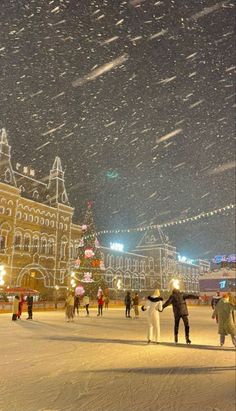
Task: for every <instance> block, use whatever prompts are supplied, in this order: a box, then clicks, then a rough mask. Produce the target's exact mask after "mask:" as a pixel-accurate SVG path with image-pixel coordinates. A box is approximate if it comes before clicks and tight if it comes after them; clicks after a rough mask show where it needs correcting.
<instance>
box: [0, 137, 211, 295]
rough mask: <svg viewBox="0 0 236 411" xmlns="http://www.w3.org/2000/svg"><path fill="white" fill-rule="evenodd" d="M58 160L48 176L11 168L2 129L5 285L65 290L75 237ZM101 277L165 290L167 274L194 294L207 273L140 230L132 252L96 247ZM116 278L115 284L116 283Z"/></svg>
mask: <svg viewBox="0 0 236 411" xmlns="http://www.w3.org/2000/svg"><path fill="white" fill-rule="evenodd" d="M73 213H74V209H73V208H72V207H71V206H70V204H69V200H68V196H67V192H66V187H65V180H64V171H63V169H62V165H61V160H60V158H59V157H56V158H55V160H54V163H53V164H52V168H51V170H50V173H49V176H47V177H45V178H42V179H40V180H39V179H37V176H36V173H35V171H34V170H33V169H31V168H30V167H27V166H23V167H22V166H21V165H20V164H16V167H15V169H13V167H12V159H11V147H10V146H9V143H8V137H7V133H6V130H5V129H2V131H1V134H0V262H1V263H2V264H3V265H4V267H5V269H6V277H5V283H6V284H7V285H9V286H25V287H29V288H33V289H38V290H40V291H42V290H46V289H47V290H50V289H52V290H53V289H55V288H58V287H60V288H66V287H67V286H68V284H69V281H70V273H71V271H72V269H73V262H74V261H75V259H76V257H77V254H78V252H77V249H78V246H79V241H80V238H81V234H82V231H81V226H80V225H77V224H74V223H73V221H72V219H73ZM101 251H102V255H103V260H104V265H105V271H104V277H105V279H106V281H107V283H108V285H109V287H110V288H111V289H115V288H116V287H117V284H119V287H122V289H133V290H147V289H151V288H154V287H157V286H158V287H159V288H161V289H162V290H165V289H167V288H168V284H169V281H170V279H171V278H173V276H175V277H176V276H177V277H179V278H181V279H182V282H183V284H184V286H185V289H186V290H189V291H198V287H199V286H198V279H199V276H200V274H201V273H202V272H204V271H207V270H208V268H209V267H208V266H209V264H208V263H207V262H204V261H198V262H194V263H192V264H189V263H188V262H179V261H178V258H177V252H176V248H175V247H173V246H170V245H169V244H168V243H167V242H166V238H165V236H163V235H161V233H160V232H158V233H157V232H152V233H151V232H149V231H148V232H146V234H145V235H144V237H143V238H142V240H141V241H140V243H139V244H138V245H137V247H136V249H135V250H134V251H133V252H131V253H129V252H119V251H114V250H110V249H109V248H106V247H102V248H101ZM118 280H120V281H119V282H118Z"/></svg>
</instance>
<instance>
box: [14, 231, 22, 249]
mask: <svg viewBox="0 0 236 411" xmlns="http://www.w3.org/2000/svg"><path fill="white" fill-rule="evenodd" d="M14 248H15V250H20V248H21V234H16V235H15V238H14Z"/></svg>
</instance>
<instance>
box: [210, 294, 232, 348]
mask: <svg viewBox="0 0 236 411" xmlns="http://www.w3.org/2000/svg"><path fill="white" fill-rule="evenodd" d="M233 310H236V305H232V304H230V302H229V295H228V294H224V295H223V297H222V298H221V299H220V301H219V302H218V304H217V305H216V307H215V309H214V312H213V314H212V318H213V319H214V318H216V319H217V322H218V334H220V346H221V347H222V346H223V345H224V343H225V336H226V335H228V334H229V335H230V336H231V339H232V343H233V345H234V346H235V347H236V332H235V325H234V323H233V317H232V311H233Z"/></svg>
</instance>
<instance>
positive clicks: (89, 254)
mask: <svg viewBox="0 0 236 411" xmlns="http://www.w3.org/2000/svg"><path fill="white" fill-rule="evenodd" d="M84 256H85V258H92V257H93V256H94V252H93V250H92V248H87V249H86V250H85V252H84Z"/></svg>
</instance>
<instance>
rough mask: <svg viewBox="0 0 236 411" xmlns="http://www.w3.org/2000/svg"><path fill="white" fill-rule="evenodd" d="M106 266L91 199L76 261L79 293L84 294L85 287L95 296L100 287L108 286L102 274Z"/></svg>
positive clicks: (86, 290)
mask: <svg viewBox="0 0 236 411" xmlns="http://www.w3.org/2000/svg"><path fill="white" fill-rule="evenodd" d="M104 268H105V267H104V264H103V261H102V255H101V249H100V244H99V241H98V239H97V237H96V231H95V225H94V219H93V209H92V202H91V201H89V202H88V206H87V211H86V214H85V220H84V224H83V225H82V237H81V239H80V242H79V248H78V255H77V259H76V261H75V274H76V279H77V281H78V284H77V287H76V290H77V289H78V294H82V288H84V289H85V292H88V293H89V294H90V295H91V296H92V297H94V296H95V294H96V290H98V288H99V287H102V288H103V290H104V289H105V288H106V283H105V281H104V279H103V276H102V274H103V272H104ZM80 287H81V288H80Z"/></svg>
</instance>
